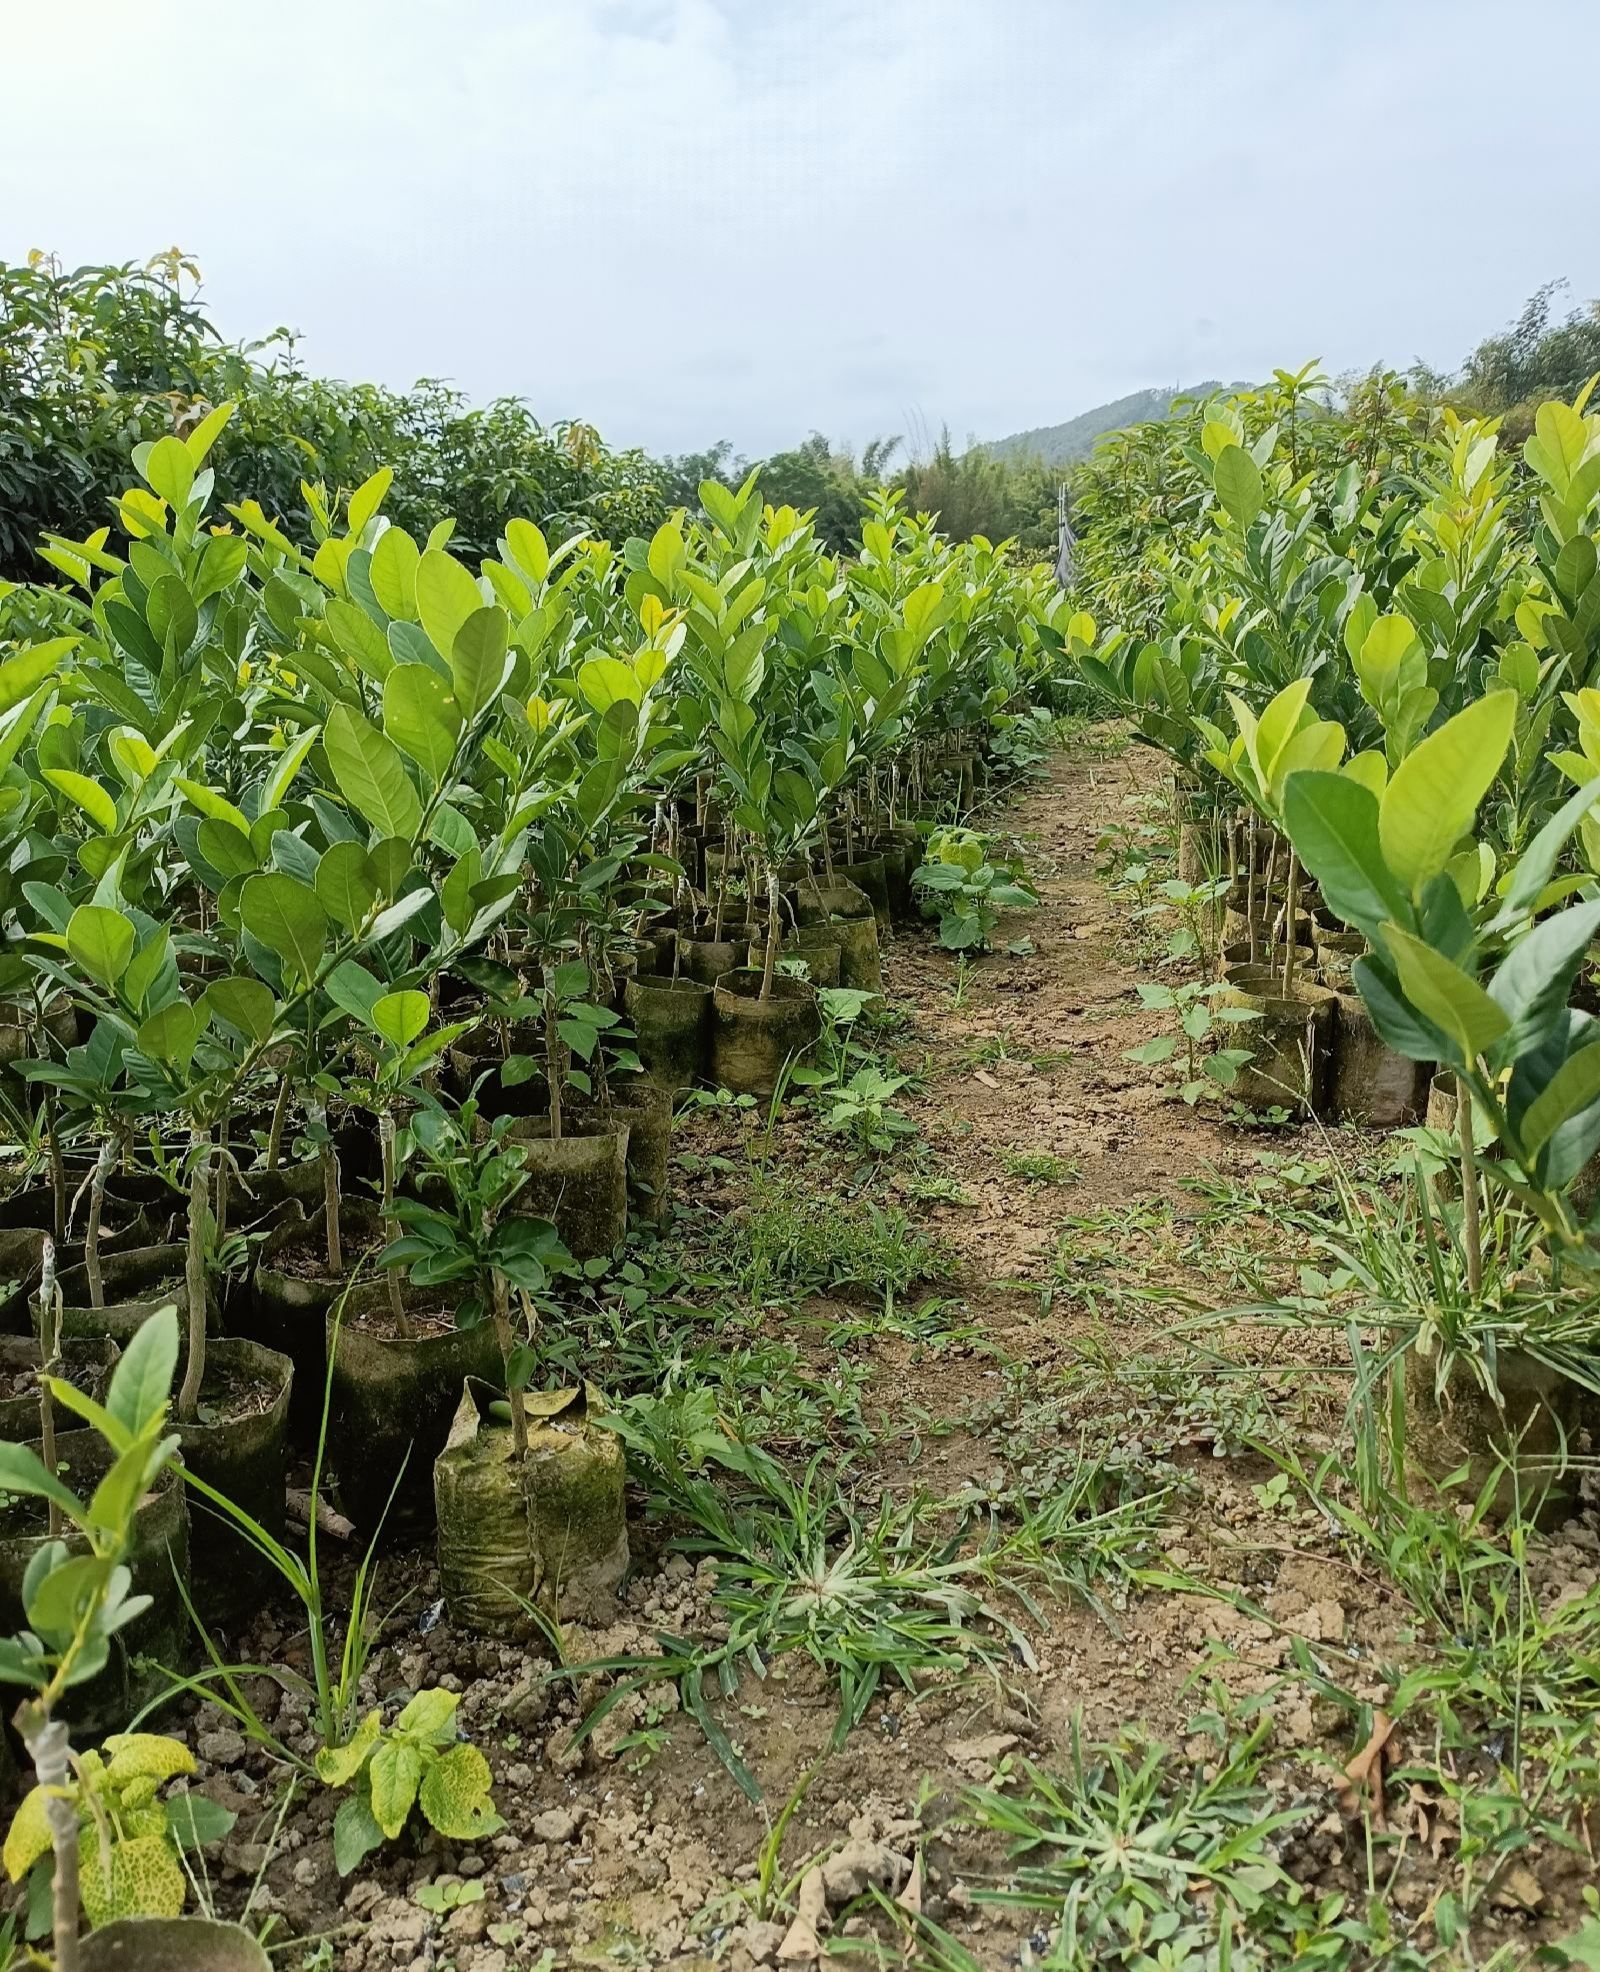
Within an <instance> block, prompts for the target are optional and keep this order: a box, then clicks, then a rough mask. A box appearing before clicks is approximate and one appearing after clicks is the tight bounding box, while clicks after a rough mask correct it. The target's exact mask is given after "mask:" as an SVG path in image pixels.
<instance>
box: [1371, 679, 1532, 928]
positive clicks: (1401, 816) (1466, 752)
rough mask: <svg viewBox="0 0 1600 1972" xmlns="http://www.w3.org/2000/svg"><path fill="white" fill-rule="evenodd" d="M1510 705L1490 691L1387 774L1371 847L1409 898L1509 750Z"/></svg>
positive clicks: (1462, 830)
mask: <svg viewBox="0 0 1600 1972" xmlns="http://www.w3.org/2000/svg"><path fill="white" fill-rule="evenodd" d="M1517 703H1518V701H1517V695H1516V693H1515V692H1510V691H1500V692H1490V693H1489V695H1488V697H1487V698H1481V699H1478V700H1477V701H1476V702H1475V703H1473V704H1471V705H1469V706H1467V707H1466V709H1465V710H1464V711H1461V712H1458V713H1457V714H1456V716H1455V717H1454V718H1453V719H1447V720H1446V721H1445V723H1444V724H1443V725H1442V726H1441V727H1440V728H1439V730H1438V731H1437V732H1434V733H1430V734H1429V735H1428V737H1427V738H1426V739H1425V740H1421V741H1419V742H1418V744H1417V745H1416V746H1415V747H1413V748H1412V750H1411V751H1410V753H1408V754H1407V755H1406V757H1405V759H1404V760H1402V761H1401V762H1400V765H1399V766H1398V767H1397V768H1396V769H1395V771H1394V777H1393V779H1392V780H1391V781H1390V782H1389V785H1388V787H1387V788H1386V789H1385V790H1384V794H1383V799H1382V801H1381V803H1380V804H1379V810H1378V840H1379V842H1380V843H1381V845H1382V848H1383V856H1384V861H1385V862H1386V863H1387V864H1388V866H1389V868H1390V870H1391V871H1392V872H1393V874H1394V876H1395V878H1396V880H1397V881H1398V882H1399V883H1400V884H1401V885H1402V886H1403V887H1404V888H1405V889H1406V890H1408V891H1409V892H1411V894H1412V895H1413V896H1415V895H1416V893H1417V892H1418V891H1419V890H1420V889H1421V887H1422V885H1423V884H1424V883H1426V882H1427V880H1428V878H1429V877H1431V876H1435V875H1437V874H1438V872H1439V871H1440V870H1442V869H1443V868H1444V866H1445V864H1446V863H1448V862H1449V860H1450V858H1451V855H1452V854H1453V853H1454V850H1455V847H1456V844H1457V843H1458V842H1459V841H1460V840H1461V838H1462V836H1464V835H1466V834H1467V833H1468V832H1469V830H1470V829H1471V827H1472V822H1473V817H1474V816H1475V815H1476V814H1477V812H1478V803H1479V802H1480V801H1482V799H1483V797H1484V795H1485V794H1486V793H1487V792H1488V791H1489V788H1490V786H1491V784H1492V783H1493V781H1494V778H1495V776H1496V774H1498V773H1499V771H1500V765H1501V762H1502V761H1503V760H1504V759H1505V757H1506V749H1507V747H1508V746H1509V745H1510V744H1511V734H1512V729H1513V726H1514V724H1515V721H1516V715H1517Z"/></svg>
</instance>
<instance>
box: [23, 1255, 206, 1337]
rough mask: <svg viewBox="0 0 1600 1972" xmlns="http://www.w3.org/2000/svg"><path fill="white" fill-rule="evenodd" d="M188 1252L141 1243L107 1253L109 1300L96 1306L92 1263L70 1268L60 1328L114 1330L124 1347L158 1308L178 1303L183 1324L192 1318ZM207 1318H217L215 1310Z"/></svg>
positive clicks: (68, 1331)
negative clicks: (124, 1251)
mask: <svg viewBox="0 0 1600 1972" xmlns="http://www.w3.org/2000/svg"><path fill="white" fill-rule="evenodd" d="M187 1259H188V1255H187V1253H186V1251H185V1249H184V1248H183V1247H182V1246H180V1245H177V1244H169V1245H164V1246H136V1247H134V1248H132V1250H131V1251H129V1252H126V1253H107V1254H102V1255H101V1259H100V1286H101V1290H102V1293H103V1294H104V1297H105V1298H104V1301H103V1302H102V1304H101V1305H100V1306H99V1307H98V1308H97V1307H96V1306H95V1305H94V1303H93V1300H92V1298H91V1295H90V1291H89V1271H88V1268H87V1267H85V1266H83V1265H79V1266H76V1267H68V1268H67V1269H66V1271H65V1272H64V1273H63V1274H62V1275H61V1301H62V1308H61V1332H62V1334H63V1335H85V1336H101V1335H109V1336H110V1338H111V1340H112V1341H113V1342H115V1343H116V1344H117V1346H118V1347H119V1348H123V1347H126V1345H127V1344H128V1343H129V1342H131V1341H132V1340H133V1337H134V1335H135V1334H136V1333H137V1331H138V1329H139V1328H140V1326H141V1325H142V1324H143V1322H144V1321H145V1320H146V1319H147V1317H149V1316H150V1315H153V1314H154V1313H155V1311H156V1310H157V1308H165V1307H169V1306H170V1307H174V1308H176V1309H177V1311H178V1322H179V1327H180V1328H185V1327H186V1326H187V1323H188V1319H189V1288H188V1283H187V1280H186V1278H185V1264H186V1261H187ZM208 1319H210V1320H213V1321H214V1319H215V1311H214V1310H213V1311H212V1312H211V1314H210V1316H209V1317H208Z"/></svg>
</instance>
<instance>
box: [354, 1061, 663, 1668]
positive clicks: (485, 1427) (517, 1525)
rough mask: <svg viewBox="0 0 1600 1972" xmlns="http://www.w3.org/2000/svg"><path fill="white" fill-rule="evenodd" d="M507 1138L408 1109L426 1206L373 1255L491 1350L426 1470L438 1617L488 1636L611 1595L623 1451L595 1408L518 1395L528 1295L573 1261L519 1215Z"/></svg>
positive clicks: (518, 1189) (531, 1322)
mask: <svg viewBox="0 0 1600 1972" xmlns="http://www.w3.org/2000/svg"><path fill="white" fill-rule="evenodd" d="M512 1127H513V1125H512V1122H511V1119H510V1118H507V1117H499V1118H496V1119H495V1120H494V1121H492V1122H490V1123H489V1124H488V1125H487V1127H486V1128H484V1127H480V1124H479V1119H478V1117H477V1115H476V1113H475V1110H474V1107H473V1105H472V1103H471V1101H470V1100H469V1101H468V1102H466V1103H464V1104H462V1106H461V1108H460V1109H459V1111H456V1112H455V1113H452V1112H451V1111H450V1110H448V1109H446V1108H443V1107H430V1108H425V1109H422V1110H419V1112H418V1113H417V1115H416V1116H415V1117H414V1118H413V1119H412V1122H411V1125H410V1128H409V1133H408V1134H409V1139H410V1151H411V1154H412V1156H413V1158H414V1159H415V1160H416V1162H417V1164H418V1166H419V1176H421V1177H422V1178H423V1180H424V1183H423V1187H422V1188H423V1189H424V1190H425V1191H426V1193H427V1202H424V1200H422V1199H407V1200H402V1201H401V1202H400V1204H399V1206H398V1208H397V1210H398V1215H399V1217H400V1219H401V1221H402V1223H403V1225H404V1227H405V1231H404V1233H403V1234H402V1236H401V1237H400V1238H399V1239H398V1240H396V1241H394V1242H393V1243H392V1244H391V1245H390V1246H389V1247H387V1248H386V1249H385V1251H384V1253H383V1254H382V1256H381V1260H382V1263H383V1264H384V1265H385V1266H386V1267H389V1268H391V1269H396V1270H400V1269H403V1270H404V1271H405V1273H406V1275H407V1277H408V1279H409V1280H410V1281H411V1282H412V1284H413V1285H414V1286H416V1287H434V1288H447V1289H448V1290H449V1291H450V1292H451V1294H452V1295H453V1296H454V1297H455V1298H456V1301H457V1304H458V1307H459V1309H460V1312H461V1315H462V1318H467V1317H469V1316H470V1318H471V1319H472V1320H473V1321H474V1322H476V1323H478V1324H480V1325H481V1326H482V1328H483V1329H484V1331H485V1332H486V1333H487V1334H488V1335H490V1336H491V1337H492V1338H493V1340H494V1343H495V1346H496V1348H497V1350H498V1357H499V1360H498V1366H497V1367H498V1375H497V1376H496V1377H492V1378H491V1377H482V1376H479V1377H469V1378H467V1379H464V1382H463V1385H462V1386H461V1388H460V1389H459V1390H458V1393H457V1394H458V1397H459V1399H460V1401H459V1404H458V1405H457V1407H456V1411H455V1416H454V1419H453V1421H452V1423H451V1426H450V1432H449V1438H448V1442H447V1444H446V1445H445V1446H444V1447H443V1448H442V1450H441V1453H440V1455H439V1456H438V1458H437V1459H436V1461H435V1463H434V1466H433V1483H434V1498H435V1513H436V1517H437V1521H438V1528H439V1567H440V1577H441V1583H442V1586H443V1589H444V1594H445V1599H446V1603H447V1605H448V1606H449V1608H450V1611H451V1614H452V1616H453V1617H454V1618H455V1619H456V1620H458V1621H460V1622H462V1623H463V1624H465V1625H467V1626H468V1627H472V1628H478V1629H484V1630H488V1631H490V1632H496V1633H509V1632H520V1631H523V1630H525V1629H526V1627H527V1625H528V1621H529V1604H530V1603H531V1602H532V1601H533V1599H534V1598H535V1597H538V1596H543V1597H545V1599H546V1601H547V1603H548V1606H549V1607H550V1609H551V1611H552V1613H554V1612H555V1611H556V1610H557V1608H558V1607H560V1606H562V1604H563V1602H564V1603H565V1605H566V1606H567V1607H568V1608H569V1609H570V1608H571V1606H572V1605H573V1602H574V1599H579V1600H582V1601H590V1600H592V1599H593V1598H595V1597H596V1596H601V1595H604V1594H607V1593H609V1592H610V1591H611V1590H612V1589H614V1588H615V1586H616V1584H617V1582H618V1581H620V1579H621V1577H622V1574H623V1572H624V1570H625V1569H626V1566H627V1532H626V1527H625V1523H624V1520H623V1512H622V1482H623V1460H622V1455H621V1447H620V1442H619V1441H618V1440H617V1439H616V1437H615V1436H614V1435H613V1434H612V1433H610V1432H607V1431H605V1430H603V1429H600V1428H599V1427H598V1426H597V1425H594V1424H591V1423H590V1421H589V1419H590V1412H591V1410H592V1409H594V1408H595V1406H596V1404H597V1401H598V1400H597V1399H595V1398H594V1396H593V1393H592V1392H589V1391H588V1390H587V1388H585V1389H582V1390H576V1391H574V1390H566V1391H562V1392H559V1393H557V1394H555V1395H553V1396H539V1397H530V1395H529V1394H528V1385H529V1382H530V1379H531V1377H532V1374H533V1371H534V1367H535V1362H536V1356H535V1351H534V1335H535V1331H536V1324H537V1319H538V1312H537V1297H541V1296H543V1295H544V1294H545V1292H546V1291H547V1289H548V1288H549V1286H550V1283H551V1279H552V1277H553V1276H554V1275H556V1274H558V1273H561V1272H564V1271H566V1270H567V1269H568V1268H570V1266H571V1265H572V1256H571V1255H570V1254H569V1253H568V1252H567V1250H566V1248H565V1247H564V1246H563V1245H562V1243H561V1240H560V1238H559V1235H558V1234H557V1232H556V1229H555V1227H554V1226H553V1225H552V1224H551V1223H550V1221H549V1220H547V1219H542V1218H537V1217H533V1216H530V1215H529V1214H528V1213H527V1212H526V1211H525V1210H524V1209H523V1208H524V1207H525V1205H526V1196H527V1168H526V1146H524V1145H522V1144H520V1143H518V1142H516V1141H514V1140H513V1138H512V1135H511V1131H512ZM429 1180H431V1182H427V1181H429ZM434 1200H437V1201H438V1202H437V1203H435V1202H433V1201H434Z"/></svg>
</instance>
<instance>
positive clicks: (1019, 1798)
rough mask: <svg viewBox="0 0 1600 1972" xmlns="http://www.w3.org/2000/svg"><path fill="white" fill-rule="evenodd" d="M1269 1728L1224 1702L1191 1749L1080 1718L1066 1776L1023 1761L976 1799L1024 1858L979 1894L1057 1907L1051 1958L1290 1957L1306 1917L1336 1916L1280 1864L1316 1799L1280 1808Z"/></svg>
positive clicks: (1195, 1727) (983, 1821)
mask: <svg viewBox="0 0 1600 1972" xmlns="http://www.w3.org/2000/svg"><path fill="white" fill-rule="evenodd" d="M1268 1732H1269V1721H1268V1720H1267V1719H1266V1718H1264V1717H1263V1718H1258V1719H1257V1720H1256V1721H1255V1723H1254V1724H1253V1725H1249V1726H1248V1729H1247V1730H1243V1731H1242V1732H1241V1730H1240V1721H1239V1720H1238V1719H1237V1718H1236V1717H1235V1716H1233V1715H1230V1714H1229V1713H1228V1712H1226V1711H1223V1710H1220V1709H1219V1710H1217V1711H1214V1712H1210V1713H1207V1714H1203V1715H1202V1716H1201V1717H1199V1718H1196V1719H1194V1720H1192V1721H1191V1722H1190V1724H1189V1727H1188V1729H1187V1734H1186V1738H1187V1739H1188V1740H1190V1741H1192V1740H1193V1739H1194V1738H1196V1737H1198V1738H1199V1739H1201V1740H1202V1741H1203V1742H1205V1750H1204V1753H1203V1754H1202V1755H1201V1756H1200V1757H1193V1756H1192V1755H1191V1754H1190V1753H1189V1752H1188V1751H1187V1750H1185V1751H1184V1752H1183V1753H1180V1752H1179V1751H1178V1750H1177V1749H1176V1748H1174V1747H1170V1746H1165V1745H1163V1744H1161V1743H1160V1742H1158V1741H1156V1740H1153V1739H1150V1738H1148V1737H1146V1736H1144V1735H1143V1734H1141V1733H1139V1732H1138V1731H1137V1729H1134V1730H1130V1731H1129V1732H1128V1733H1126V1734H1124V1735H1123V1736H1122V1737H1121V1738H1120V1739H1117V1740H1114V1741H1110V1742H1107V1743H1102V1744H1088V1745H1086V1744H1085V1743H1084V1740H1083V1736H1082V1727H1081V1721H1075V1723H1074V1726H1073V1730H1072V1736H1071V1743H1070V1747H1069V1751H1068V1760H1067V1764H1066V1767H1065V1769H1064V1770H1063V1771H1062V1772H1059V1773H1051V1772H1046V1771H1044V1770H1042V1769H1041V1768H1038V1767H1035V1766H1032V1765H1025V1766H1023V1767H1021V1768H1020V1769H1019V1771H1018V1773H1017V1777H1016V1778H1017V1785H1016V1786H1015V1788H1014V1789H1012V1790H1009V1791H1005V1792H1002V1791H1000V1790H999V1789H994V1788H983V1789H978V1790H976V1791H975V1792H974V1793H973V1794H972V1795H970V1797H969V1800H968V1809H969V1812H970V1814H971V1816H972V1818H973V1820H974V1821H975V1823H976V1824H977V1825H978V1826H979V1827H981V1828H983V1829H985V1830H987V1831H989V1832H991V1833H993V1834H996V1835H998V1836H1000V1837H1001V1838H1002V1839H1003V1840H1004V1841H1005V1843H1006V1845H1007V1848H1008V1851H1009V1854H1010V1855H1011V1857H1012V1858H1013V1860H1014V1863H1015V1871H1014V1875H1013V1877H1012V1880H1011V1881H1009V1882H1008V1883H1007V1884H1006V1885H1005V1886H1004V1887H998V1888H985V1889H981V1890H979V1891H978V1892H977V1893H976V1894H977V1896H978V1897H979V1898H980V1899H981V1900H982V1901H984V1902H986V1903H994V1904H1007V1905H1012V1906H1020V1907H1021V1908H1023V1909H1025V1910H1033V1911H1039V1912H1042V1913H1044V1914H1046V1915H1047V1916H1048V1918H1049V1920H1050V1922H1051V1925H1052V1927H1053V1928H1054V1931H1055V1938H1054V1942H1053V1944H1052V1946H1051V1950H1050V1957H1049V1961H1048V1962H1049V1963H1050V1964H1052V1965H1059V1966H1062V1967H1069V1966H1070V1967H1074V1968H1076V1967H1079V1966H1084V1967H1087V1966H1090V1965H1095V1966H1102V1965H1103V1966H1119V1965H1121V1966H1138V1967H1141V1968H1142V1967H1153V1966H1157V1965H1160V1966H1170V1967H1180V1966H1199V1965H1202V1964H1211V1963H1215V1964H1218V1965H1227V1964H1229V1963H1238V1964H1241V1965H1242V1964H1252V1965H1254V1964H1262V1963H1281V1964H1284V1965H1287V1964H1290V1963H1292V1962H1293V1961H1294V1959H1295V1958H1296V1956H1297V1954H1298V1951H1299V1949H1300V1946H1301V1943H1302V1941H1303V1934H1304V1933H1305V1931H1306V1930H1307V1928H1308V1920H1310V1921H1311V1922H1313V1923H1321V1922H1326V1921H1327V1919H1328V1917H1329V1916H1330V1915H1331V1914H1332V1912H1331V1910H1330V1909H1329V1908H1328V1906H1326V1905H1324V1906H1322V1907H1320V1908H1319V1907H1318V1906H1317V1905H1316V1904H1315V1903H1314V1902H1312V1900H1311V1899H1310V1898H1309V1896H1308V1895H1307V1893H1306V1892H1305V1891H1303V1890H1302V1889H1301V1888H1300V1886H1299V1885H1298V1884H1296V1883H1295V1882H1294V1881H1293V1880H1292V1879H1291V1878H1290V1877H1289V1875H1288V1874H1287V1873H1286V1872H1285V1870H1284V1868H1283V1866H1282V1863H1281V1862H1280V1860H1279V1849H1280V1847H1281V1841H1280V1838H1281V1837H1282V1836H1283V1835H1284V1834H1285V1833H1286V1831H1287V1830H1289V1829H1291V1828H1293V1827H1295V1826H1296V1825H1297V1824H1298V1823H1300V1822H1302V1821H1304V1820H1305V1819H1306V1818H1307V1817H1308V1815H1309V1813H1310V1809H1309V1807H1308V1806H1307V1807H1292V1808H1286V1809H1284V1808H1275V1807H1274V1804H1273V1797H1272V1795H1271V1794H1270V1793H1269V1792H1268V1790H1267V1788H1266V1786H1265V1785H1264V1783H1263V1778H1262V1764H1263V1759H1264V1749H1265V1745H1266V1740H1267V1736H1268ZM1335 1908H1336V1905H1335ZM1213 1954H1215V1956H1213ZM1236 1955H1237V1956H1236Z"/></svg>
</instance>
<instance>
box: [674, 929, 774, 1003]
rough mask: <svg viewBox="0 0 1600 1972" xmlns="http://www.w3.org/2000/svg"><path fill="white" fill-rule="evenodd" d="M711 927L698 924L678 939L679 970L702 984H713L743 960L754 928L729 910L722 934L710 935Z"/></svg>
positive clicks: (682, 975) (680, 973) (754, 932)
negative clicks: (693, 929)
mask: <svg viewBox="0 0 1600 1972" xmlns="http://www.w3.org/2000/svg"><path fill="white" fill-rule="evenodd" d="M713 931H714V926H712V925H709V924H707V925H702V926H697V927H696V929H695V931H694V932H693V933H692V934H691V935H690V936H689V937H688V938H679V940H678V972H679V976H680V977H681V978H684V979H693V980H696V981H697V982H698V983H699V984H700V985H702V986H715V985H716V983H717V981H718V980H719V979H720V978H721V977H722V975H723V974H724V973H725V972H731V971H732V970H733V968H734V967H735V966H736V965H738V964H739V963H740V961H741V960H742V959H743V957H744V954H745V950H746V947H747V946H748V945H749V943H750V940H751V939H752V938H753V937H754V936H755V935H756V931H757V927H756V926H754V925H751V924H747V923H746V922H745V921H744V919H743V918H742V917H741V918H739V919H737V920H736V919H735V917H734V915H733V913H732V912H731V911H730V912H729V914H728V916H727V917H726V918H725V919H724V920H723V926H722V935H721V937H720V938H719V937H714V936H713Z"/></svg>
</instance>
